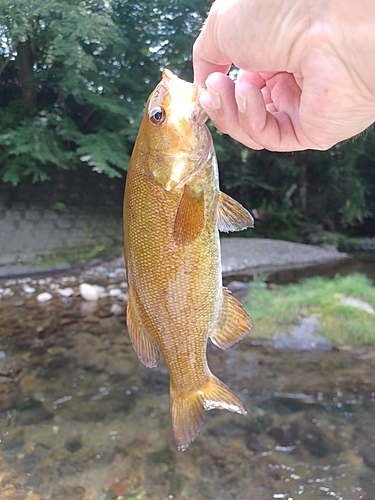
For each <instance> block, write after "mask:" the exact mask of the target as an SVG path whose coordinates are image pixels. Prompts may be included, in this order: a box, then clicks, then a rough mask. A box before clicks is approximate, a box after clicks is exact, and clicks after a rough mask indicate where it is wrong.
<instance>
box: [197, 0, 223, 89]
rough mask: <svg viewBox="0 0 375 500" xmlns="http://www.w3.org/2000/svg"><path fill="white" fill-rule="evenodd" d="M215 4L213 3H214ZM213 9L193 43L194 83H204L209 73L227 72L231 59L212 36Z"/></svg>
mask: <svg viewBox="0 0 375 500" xmlns="http://www.w3.org/2000/svg"><path fill="white" fill-rule="evenodd" d="M214 5H215V4H214ZM215 16H216V12H215V9H211V12H210V13H209V14H208V17H207V19H206V21H205V23H204V25H203V28H202V31H201V33H200V35H199V37H198V38H197V39H196V41H195V43H194V45H193V69H194V83H196V84H198V85H204V84H205V81H206V78H207V77H208V75H210V74H211V73H215V72H218V73H224V74H227V73H228V71H229V70H230V67H231V64H232V61H231V60H230V59H229V57H228V56H226V55H225V54H224V53H223V52H222V51H221V50H220V49H219V47H218V46H217V41H216V37H215V36H214V26H215Z"/></svg>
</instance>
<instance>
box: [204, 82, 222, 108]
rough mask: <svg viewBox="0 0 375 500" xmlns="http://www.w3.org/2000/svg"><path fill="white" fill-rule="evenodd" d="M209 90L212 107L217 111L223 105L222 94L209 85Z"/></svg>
mask: <svg viewBox="0 0 375 500" xmlns="http://www.w3.org/2000/svg"><path fill="white" fill-rule="evenodd" d="M207 90H208V92H209V95H210V97H211V107H212V110H213V111H217V110H218V109H219V108H220V107H221V98H220V94H219V93H218V92H215V91H214V90H212V88H211V87H210V86H209V85H207Z"/></svg>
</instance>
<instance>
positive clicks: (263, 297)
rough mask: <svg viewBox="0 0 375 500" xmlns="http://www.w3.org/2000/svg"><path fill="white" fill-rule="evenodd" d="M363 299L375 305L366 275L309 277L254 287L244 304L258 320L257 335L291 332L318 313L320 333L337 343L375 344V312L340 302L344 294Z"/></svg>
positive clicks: (371, 288) (269, 335)
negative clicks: (293, 282) (302, 321)
mask: <svg viewBox="0 0 375 500" xmlns="http://www.w3.org/2000/svg"><path fill="white" fill-rule="evenodd" d="M348 296H350V297H355V298H357V299H361V300H363V301H365V302H367V303H368V304H370V305H371V306H372V307H374V308H375V288H374V287H373V286H372V284H371V281H370V280H369V279H368V278H367V277H366V276H364V275H362V274H357V273H355V274H351V275H348V276H344V277H342V276H337V277H335V278H334V279H327V278H321V277H317V278H309V279H306V280H304V281H302V282H300V283H298V284H291V285H286V286H279V287H276V289H274V290H271V289H269V288H261V287H254V288H253V289H252V290H251V291H250V292H249V294H248V296H247V297H246V298H245V300H244V301H243V302H244V305H245V308H246V309H247V311H248V312H249V314H250V316H251V317H252V319H253V321H254V324H255V326H254V328H253V335H254V336H255V337H256V338H259V339H267V338H270V337H271V336H272V334H274V333H275V332H276V331H278V332H288V331H290V329H291V328H292V327H293V326H294V325H298V324H300V322H301V318H303V317H306V316H309V315H317V316H318V317H319V318H320V321H321V325H322V326H321V331H320V334H321V335H323V336H324V337H326V338H327V339H328V340H329V341H330V342H331V343H332V344H333V345H335V346H339V345H347V344H350V345H357V346H358V345H369V344H374V343H375V315H372V314H369V313H368V312H365V311H363V310H361V309H358V308H356V307H353V306H348V305H344V304H341V303H340V300H341V299H342V298H343V297H348Z"/></svg>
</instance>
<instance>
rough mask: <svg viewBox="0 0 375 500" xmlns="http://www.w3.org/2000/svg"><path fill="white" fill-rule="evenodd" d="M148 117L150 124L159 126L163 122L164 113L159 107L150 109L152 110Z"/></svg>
mask: <svg viewBox="0 0 375 500" xmlns="http://www.w3.org/2000/svg"><path fill="white" fill-rule="evenodd" d="M149 117H150V121H151V123H153V124H154V125H161V124H162V123H163V122H164V120H165V111H164V109H163V108H160V107H157V108H152V110H151V111H150V112H149Z"/></svg>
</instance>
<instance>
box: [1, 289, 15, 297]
mask: <svg viewBox="0 0 375 500" xmlns="http://www.w3.org/2000/svg"><path fill="white" fill-rule="evenodd" d="M2 295H3V297H13V295H14V292H13V291H12V290H11V289H10V288H4V290H3V293H2Z"/></svg>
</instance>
